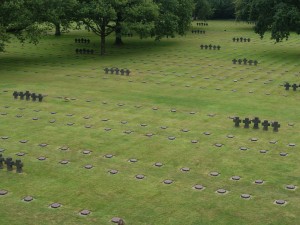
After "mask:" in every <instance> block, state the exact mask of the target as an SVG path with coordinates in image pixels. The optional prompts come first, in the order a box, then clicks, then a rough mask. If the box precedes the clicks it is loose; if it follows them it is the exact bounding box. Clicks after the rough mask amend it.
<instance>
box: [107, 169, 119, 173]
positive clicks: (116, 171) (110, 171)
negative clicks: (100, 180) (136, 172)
mask: <svg viewBox="0 0 300 225" xmlns="http://www.w3.org/2000/svg"><path fill="white" fill-rule="evenodd" d="M108 172H109V173H110V174H117V173H118V172H119V171H118V170H109V171H108Z"/></svg>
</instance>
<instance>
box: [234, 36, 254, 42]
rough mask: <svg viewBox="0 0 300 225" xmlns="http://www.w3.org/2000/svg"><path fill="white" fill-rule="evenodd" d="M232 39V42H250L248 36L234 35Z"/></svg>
mask: <svg viewBox="0 0 300 225" xmlns="http://www.w3.org/2000/svg"><path fill="white" fill-rule="evenodd" d="M232 40H233V42H243V41H244V42H250V41H251V39H250V38H243V37H240V38H238V37H237V38H236V37H234V38H232Z"/></svg>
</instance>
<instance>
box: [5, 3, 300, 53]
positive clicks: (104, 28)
mask: <svg viewBox="0 0 300 225" xmlns="http://www.w3.org/2000/svg"><path fill="white" fill-rule="evenodd" d="M299 11H300V1H299V0H1V1H0V51H3V49H4V47H5V44H6V43H7V42H9V38H10V35H11V34H12V35H15V36H16V37H17V38H18V39H19V40H20V41H21V42H24V41H25V40H28V41H29V42H33V43H37V42H38V39H39V37H40V36H41V35H42V34H43V32H44V31H45V30H46V29H47V28H48V27H49V26H52V27H55V35H57V36H59V35H60V34H61V31H62V30H67V29H68V28H69V27H70V24H74V23H76V24H77V25H78V27H80V26H84V27H85V28H86V29H88V30H89V31H92V32H94V33H95V34H96V35H98V36H99V42H100V43H101V45H100V46H101V49H100V52H101V54H105V41H106V37H107V36H108V35H110V34H113V35H114V36H115V44H117V45H121V44H123V42H122V34H123V33H128V32H134V33H135V34H137V35H139V36H140V37H141V38H147V37H154V38H155V39H156V40H159V39H161V38H163V37H174V36H175V35H176V34H179V35H184V34H185V32H186V31H187V30H188V28H189V25H190V23H191V20H192V18H194V19H201V20H205V19H231V18H234V17H235V16H236V18H237V19H238V20H251V21H253V22H254V24H255V27H254V29H255V32H256V33H258V34H260V35H261V37H263V35H264V33H265V32H266V31H267V30H271V31H272V38H273V39H275V40H276V41H281V40H282V39H284V38H288V37H289V34H290V32H291V31H296V32H298V33H300V12H299Z"/></svg>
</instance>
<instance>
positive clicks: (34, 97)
mask: <svg viewBox="0 0 300 225" xmlns="http://www.w3.org/2000/svg"><path fill="white" fill-rule="evenodd" d="M36 98H37V96H36V94H35V93H32V94H31V99H32V101H34V102H35V101H36Z"/></svg>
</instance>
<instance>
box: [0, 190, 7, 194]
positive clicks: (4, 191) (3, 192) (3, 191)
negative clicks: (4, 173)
mask: <svg viewBox="0 0 300 225" xmlns="http://www.w3.org/2000/svg"><path fill="white" fill-rule="evenodd" d="M7 193H8V191H6V190H0V195H6V194H7Z"/></svg>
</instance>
